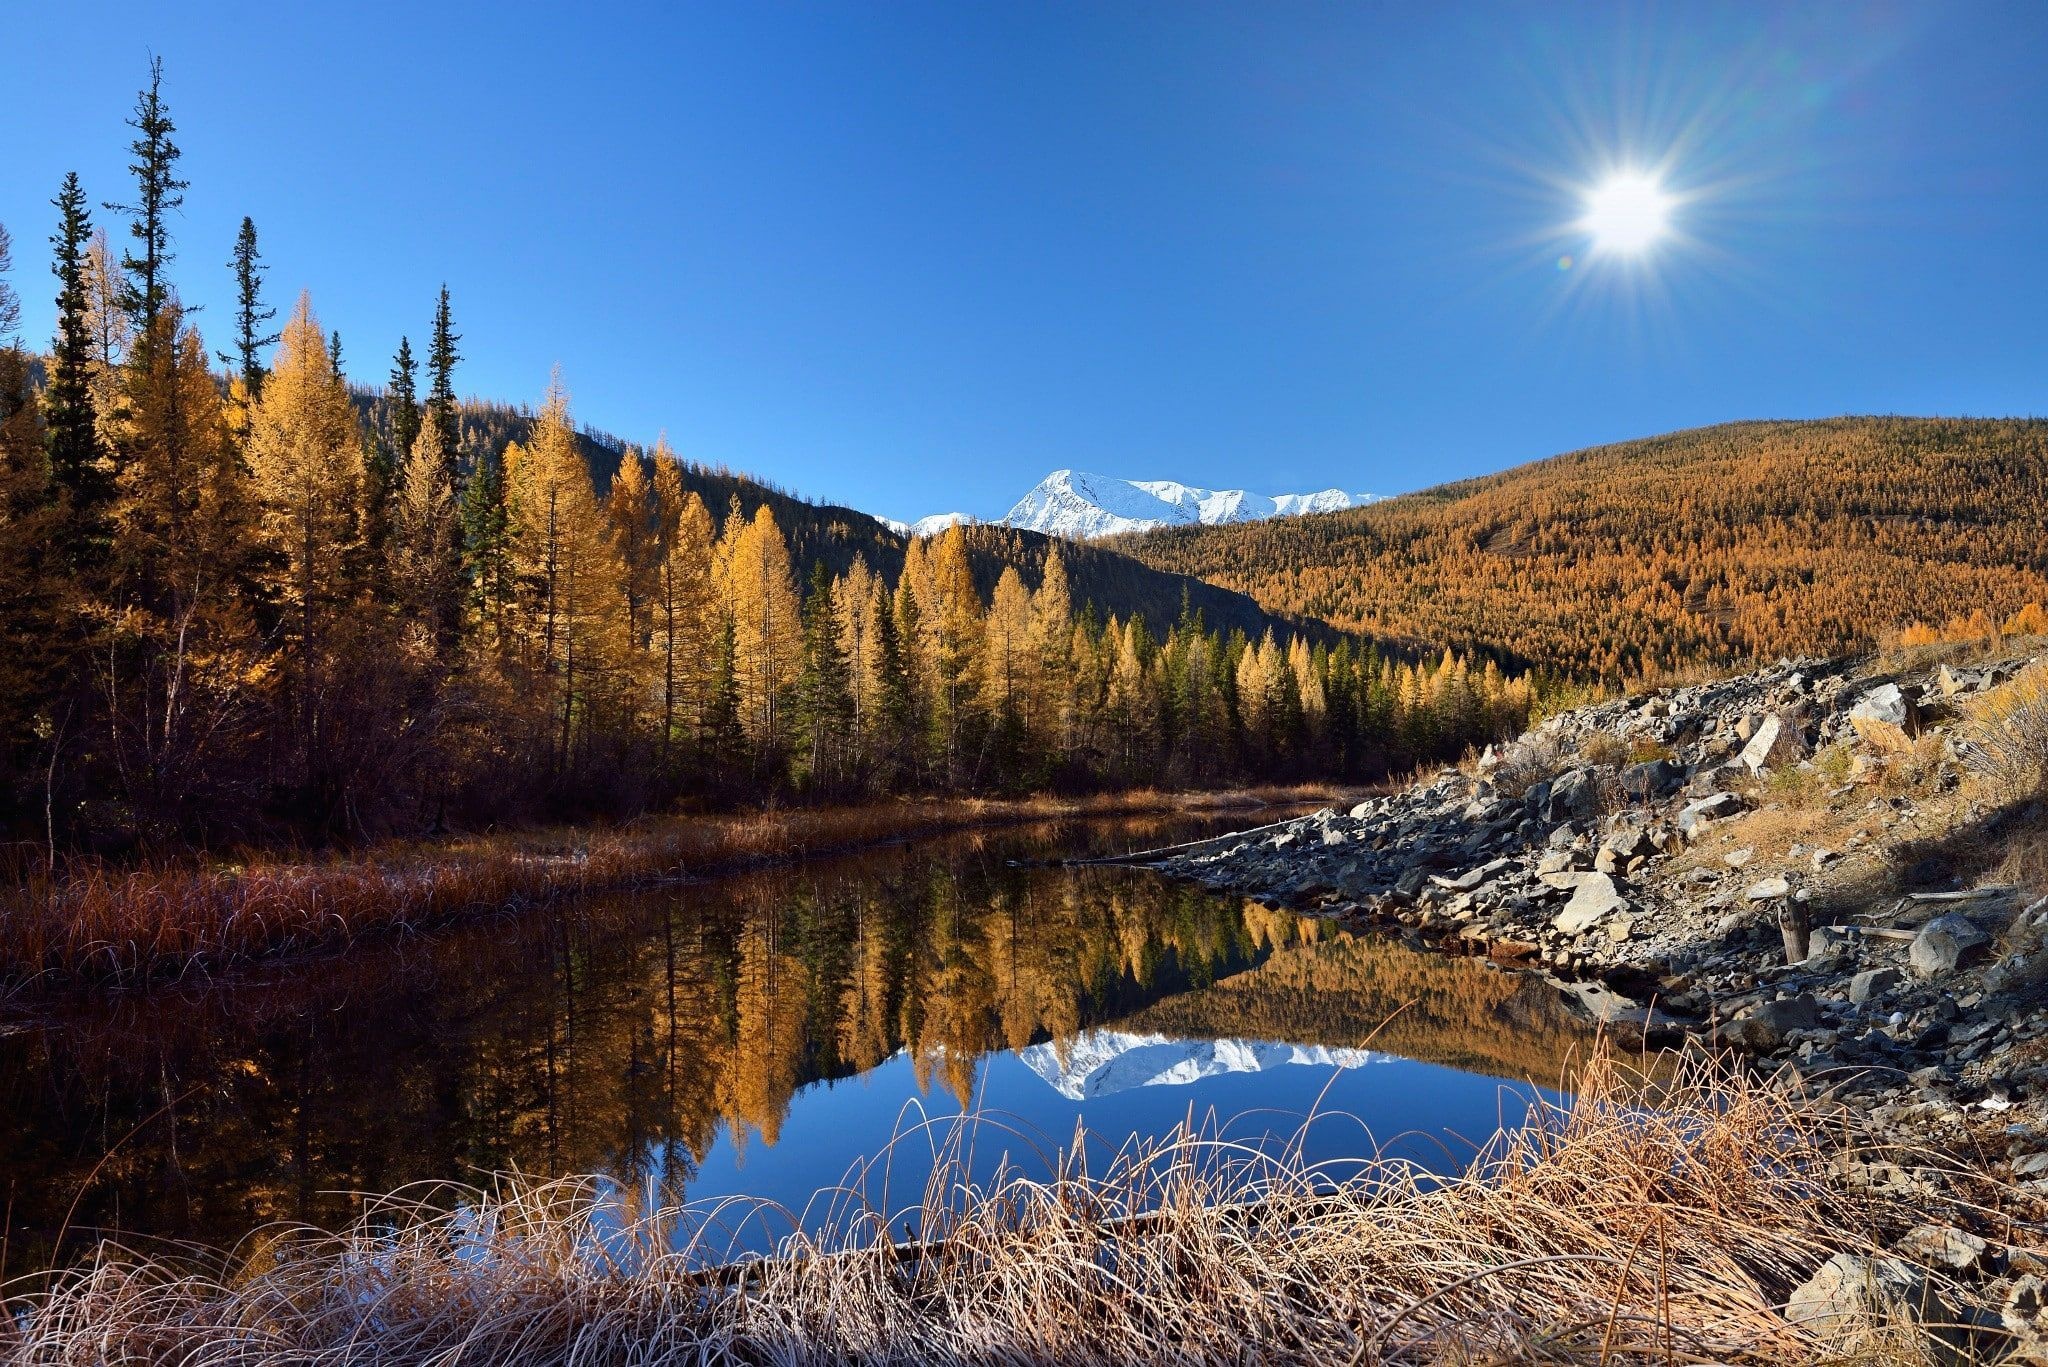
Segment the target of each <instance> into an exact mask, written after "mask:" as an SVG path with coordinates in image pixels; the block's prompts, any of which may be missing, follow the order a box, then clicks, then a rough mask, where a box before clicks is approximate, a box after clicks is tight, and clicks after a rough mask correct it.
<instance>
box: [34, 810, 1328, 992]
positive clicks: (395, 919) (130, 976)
mask: <svg viewBox="0 0 2048 1367" xmlns="http://www.w3.org/2000/svg"><path fill="white" fill-rule="evenodd" d="M1325 792H1327V790H1325V789H1312V788H1293V789H1262V790H1239V791H1230V792H1217V793H1194V794H1188V793H1168V792H1158V791H1152V790H1143V791H1134V792H1124V793H1113V794H1104V795H1097V796H1091V797H1081V798H1054V797H1038V798H1025V799H1017V800H978V799H932V800H915V801H911V800H906V801H897V802H880V803H871V804H868V805H864V806H856V807H827V808H789V809H782V810H775V811H767V812H752V813H742V814H735V815H705V816H675V817H664V818H658V819H647V820H642V821H640V822H636V823H633V824H631V825H627V826H622V827H617V828H611V829H602V830H558V831H537V832H524V833H514V834H506V835H492V836H478V837H470V838H463V839H453V840H448V841H443V842H435V843H424V844H393V845H389V846H385V847H381V848H378V849H373V850H371V851H369V852H367V853H364V854H361V855H356V856H350V857H336V858H332V859H325V860H315V859H308V858H301V859H295V860H278V861H271V860H254V861H250V862H246V863H213V864H198V863H189V864H174V865H166V866H155V867H148V866H145V867H114V866H108V865H102V864H80V865H75V866H72V867H68V868H64V869H62V870H61V871H59V872H58V873H56V874H55V875H53V874H52V873H51V872H50V871H49V870H48V869H47V868H44V867H41V866H36V867H30V868H27V869H24V870H22V871H20V872H19V873H18V874H17V875H16V876H15V877H14V879H13V880H11V881H12V882H13V884H14V886H13V887H12V888H11V889H9V890H7V891H5V892H0V995H6V994H12V995H21V994H24V993H29V992H35V991H41V990H47V989H51V988H56V987H60V986H63V985H67V984H78V983H92V984H122V985H127V984H136V983H143V982H157V981H163V980H167V979H175V978H180V977H184V976H186V975H189V974H193V973H207V972H216V971H219V970H220V969H222V968H225V967H230V966H233V965H236V964H240V963H246V962H248V961H251V960H254V959H259V958H267V957H276V956H291V955H302V954H311V953H325V952H332V951H335V950H337V949H341V948H346V947H347V946H348V945H349V944H351V943H353V942H355V941H357V940H359V939H363V938H365V937H370V936H389V935H394V934H399V935H402V934H409V933H414V932H418V931H423V930H428V929H431V928H433V927H436V926H440V925H446V924H448V923H450V922H453V921H456V920H460V919H464V918H468V917H475V916H481V915H490V914H501V913H508V912H513V911H517V910H519V909H521V908H524V907H527V906H531V905H534V904H536V903H538V902H542V901H546V900H550V899H552V898H555V897H560V896H564V895H576V894H584V893H594V892H600V891H606V890H612V889H619V888H628V887H633V886H637V885H645V884H650V883H654V882H659V881H664V880H672V879H677V878H682V877H686V876H693V875H701V874H706V873H715V872H722V871H729V870H732V869H736V868H742V867H748V866H752V865H757V864H760V863H764V862H772V861H779V860H785V859H795V858H802V857H805V856H809V855H817V854H826V853H834V852H840V851H847V850H854V849H859V848H862V847H866V846H873V845H880V844H885V843H889V842H891V841H897V840H903V839H908V838H910V837H913V836H918V835H927V834H937V833H940V832H945V831H952V830H960V829H965V828H969V827H974V826H985V825H996V824H1006V823H1019V822H1028V821H1042V820H1054V819H1060V818H1069V817H1088V816H1115V815H1136V814H1141V813H1147V812H1166V811H1171V812H1189V811H1196V810H1222V809H1226V808H1230V807H1233V806H1255V805H1260V804H1263V803H1268V802H1306V801H1313V800H1317V799H1319V798H1320V797H1322V796H1323V795H1324V793H1325Z"/></svg>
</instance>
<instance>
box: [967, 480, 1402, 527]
mask: <svg viewBox="0 0 2048 1367" xmlns="http://www.w3.org/2000/svg"><path fill="white" fill-rule="evenodd" d="M1377 497H1378V496H1377V495H1374V494H1347V493H1345V492H1344V491H1343V490H1342V489H1324V490H1322V491H1321V492H1319V493H1313V494H1277V495H1271V496H1269V495H1266V494H1254V493H1250V492H1248V491H1247V490H1244V489H1198V488H1196V487H1194V486H1193V485H1190V484H1181V483H1178V482H1176V481H1174V480H1168V479H1156V480H1155V479H1116V478H1113V477H1111V476H1109V475H1091V474H1087V473H1085V472H1083V471H1080V470H1055V471H1053V472H1052V473H1051V474H1049V475H1047V476H1046V477H1045V478H1044V479H1042V480H1040V481H1039V482H1038V485H1037V487H1036V488H1034V489H1032V491H1031V492H1030V493H1028V494H1026V495H1024V497H1023V498H1021V499H1019V500H1017V504H1016V506H1015V507H1013V508H1011V509H1010V511H1009V512H1008V513H1006V514H1004V515H1003V519H1002V520H1003V522H1004V523H1006V524H1007V525H1009V526H1012V527H1023V528H1025V529H1027V530H1029V531H1034V532H1045V533H1047V534H1048V535H1051V536H1065V537H1072V538H1075V539H1086V538H1088V537H1095V536H1109V535H1111V534H1113V533H1116V532H1143V531H1150V530H1151V529H1153V528H1154V527H1175V526H1184V525H1186V524H1189V523H1197V522H1198V523H1202V524H1204V525H1207V526H1215V525H1216V524H1218V523H1221V522H1253V521H1257V520H1259V519H1261V518H1268V517H1293V516H1296V515H1297V514H1300V513H1328V512H1335V511H1337V510H1338V509H1340V508H1356V507H1359V506H1361V505H1363V504H1367V503H1372V502H1374V501H1375V500H1376V499H1377Z"/></svg>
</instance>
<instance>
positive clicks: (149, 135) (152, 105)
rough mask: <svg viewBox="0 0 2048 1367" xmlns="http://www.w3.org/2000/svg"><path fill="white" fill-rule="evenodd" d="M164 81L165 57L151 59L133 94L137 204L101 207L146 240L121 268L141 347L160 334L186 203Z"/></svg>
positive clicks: (124, 256) (133, 169) (132, 148)
mask: <svg viewBox="0 0 2048 1367" xmlns="http://www.w3.org/2000/svg"><path fill="white" fill-rule="evenodd" d="M163 81H164V60H163V58H161V57H154V58H151V59H150V63H149V87H148V88H147V89H145V90H143V91H142V92H141V93H140V94H138V95H137V96H136V97H135V115H134V117H133V118H131V119H129V120H128V126H129V127H130V128H133V129H134V130H135V131H136V134H137V136H136V139H135V141H134V142H132V143H130V144H129V145H128V146H129V151H131V152H132V153H133V154H134V156H135V160H134V161H132V162H130V163H129V165H128V170H129V172H130V173H131V174H133V175H134V177H135V203H133V204H112V203H109V204H106V205H103V206H102V207H103V208H107V209H111V210H113V211H114V212H116V213H122V214H127V215H128V217H129V219H130V222H129V225H128V232H129V235H130V236H132V237H133V238H134V239H135V240H136V241H137V242H139V243H141V244H142V246H141V255H139V256H138V255H137V254H136V253H135V252H134V251H129V252H124V253H123V254H122V256H121V268H122V269H123V270H124V271H126V272H127V273H128V284H127V286H126V288H125V289H124V290H123V291H122V295H121V305H122V307H123V308H124V309H126V310H127V312H128V316H129V317H130V319H132V320H133V322H134V328H135V339H136V344H137V345H138V346H142V347H148V346H149V345H151V341H152V339H153V338H155V337H157V336H158V335H159V330H158V328H157V320H158V318H159V317H160V316H161V315H162V313H163V311H164V306H165V305H166V304H168V303H169V302H170V298H171V285H170V277H169V273H168V272H169V269H170V264H171V261H172V260H173V259H174V258H173V257H172V254H171V229H170V215H171V214H172V213H173V212H175V211H176V210H178V209H179V208H182V207H183V206H184V203H185V190H186V188H187V185H186V182H184V181H182V180H179V179H178V178H177V165H178V157H179V155H180V154H179V152H178V145H177V144H176V143H174V142H172V141H171V134H172V133H174V132H176V131H177V125H176V124H174V123H172V122H171V115H170V111H169V110H168V109H166V108H165V107H164V102H163V93H162V92H163Z"/></svg>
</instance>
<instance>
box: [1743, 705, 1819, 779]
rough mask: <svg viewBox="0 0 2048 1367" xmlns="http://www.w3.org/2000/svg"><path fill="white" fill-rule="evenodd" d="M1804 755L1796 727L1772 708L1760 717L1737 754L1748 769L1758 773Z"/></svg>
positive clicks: (1801, 738)
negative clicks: (1768, 713)
mask: <svg viewBox="0 0 2048 1367" xmlns="http://www.w3.org/2000/svg"><path fill="white" fill-rule="evenodd" d="M1805 757H1806V742H1805V739H1804V738H1803V737H1802V736H1801V735H1800V734H1799V729H1798V728H1797V727H1796V726H1794V725H1793V724H1792V723H1790V722H1789V721H1787V720H1786V719H1785V718H1783V717H1781V716H1779V715H1778V714H1777V713H1775V712H1773V713H1771V714H1770V715H1769V716H1767V717H1765V718H1764V719H1763V722H1762V723H1761V724H1760V725H1759V726H1758V727H1757V728H1756V731H1755V733H1754V734H1753V735H1751V736H1750V738H1749V744H1747V745H1745V746H1743V747H1742V754H1741V755H1739V756H1738V757H1737V758H1738V759H1739V760H1740V761H1741V763H1742V765H1743V766H1744V767H1745V768H1747V769H1748V770H1749V771H1750V772H1751V773H1762V772H1763V771H1764V770H1765V769H1769V768H1774V767H1776V766H1778V765H1781V764H1789V763H1791V762H1793V761H1794V760H1800V759H1804V758H1805Z"/></svg>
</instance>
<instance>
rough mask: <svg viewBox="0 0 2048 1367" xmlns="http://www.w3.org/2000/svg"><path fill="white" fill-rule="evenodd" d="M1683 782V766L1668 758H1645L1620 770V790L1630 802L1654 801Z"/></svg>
mask: <svg viewBox="0 0 2048 1367" xmlns="http://www.w3.org/2000/svg"><path fill="white" fill-rule="evenodd" d="M1684 784H1685V766H1684V765H1682V764H1676V763H1673V762H1672V761H1671V760H1668V759H1652V760H1645V761H1643V762H1642V763H1641V764H1631V765H1629V766H1628V767H1627V768H1625V769H1623V770H1622V771H1621V791H1622V792H1623V793H1624V794H1626V795H1627V797H1628V798H1629V800H1630V801H1632V802H1655V801H1657V800H1658V799H1659V798H1666V797H1669V796H1671V795H1672V794H1673V793H1675V792H1677V791H1678V790H1679V789H1680V788H1681V787H1683V786H1684Z"/></svg>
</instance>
